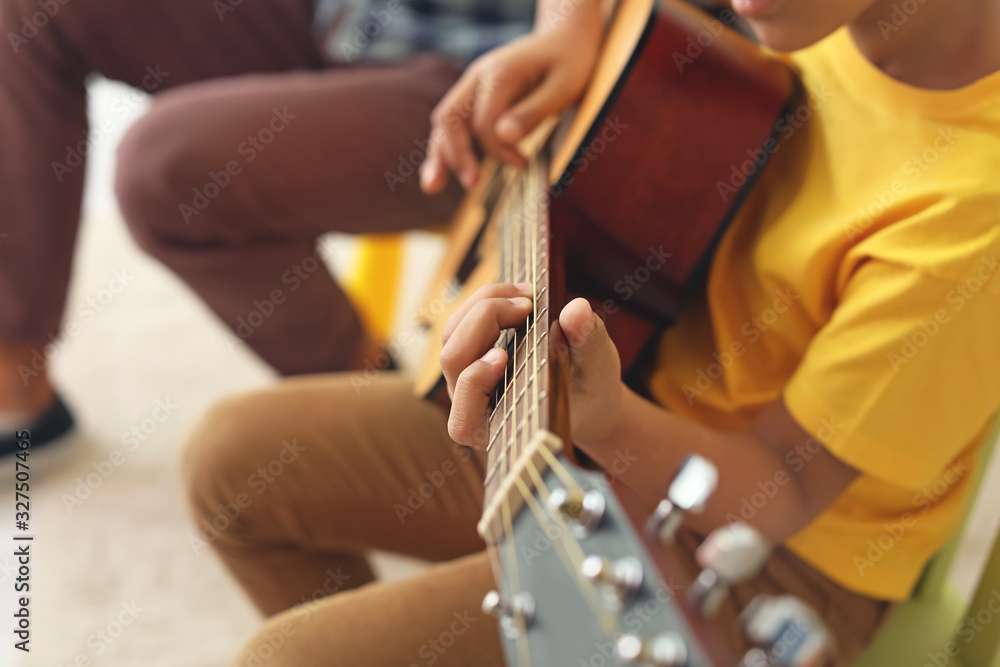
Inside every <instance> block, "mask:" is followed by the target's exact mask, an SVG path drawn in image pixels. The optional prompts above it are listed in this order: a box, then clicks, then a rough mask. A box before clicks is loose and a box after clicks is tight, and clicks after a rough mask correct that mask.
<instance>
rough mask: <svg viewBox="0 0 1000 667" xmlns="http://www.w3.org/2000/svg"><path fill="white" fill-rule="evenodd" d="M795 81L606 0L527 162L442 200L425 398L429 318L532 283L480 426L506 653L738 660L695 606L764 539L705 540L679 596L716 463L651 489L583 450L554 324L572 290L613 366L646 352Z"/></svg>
mask: <svg viewBox="0 0 1000 667" xmlns="http://www.w3.org/2000/svg"><path fill="white" fill-rule="evenodd" d="M797 90H798V86H797V83H796V81H795V78H794V76H793V74H792V72H791V71H790V70H789V69H788V68H787V67H786V66H785V65H784V64H783V63H782V62H780V61H779V60H777V59H775V58H772V57H770V56H768V55H766V54H764V53H763V52H762V51H761V50H760V49H759V48H758V47H757V46H756V45H754V44H753V43H751V42H750V41H748V40H747V39H746V38H744V37H742V36H740V35H738V34H737V33H736V32H734V31H731V30H729V29H728V28H725V27H724V26H723V25H722V22H720V21H718V20H716V19H713V18H711V17H709V16H708V15H707V14H704V13H702V12H700V11H699V10H697V9H694V8H692V7H690V6H688V5H684V4H681V3H680V2H664V3H663V4H662V5H660V6H656V7H654V5H653V2H652V0H621V1H620V2H619V3H618V5H617V7H616V9H615V11H614V15H613V18H612V20H611V23H610V27H609V30H608V32H607V37H606V39H605V43H604V47H603V51H602V54H601V56H600V58H599V60H598V63H597V65H596V68H595V71H594V74H593V77H592V81H591V84H590V86H589V89H588V90H587V92H586V93H585V95H584V96H583V98H582V99H581V101H580V103H579V105H578V106H577V108H576V109H575V110H574V111H573V112H571V113H569V114H567V115H566V117H564V118H563V119H561V122H560V123H559V124H558V126H556V127H555V129H554V130H552V128H551V127H547V128H544V129H543V130H540V131H539V132H538V133H536V134H535V135H533V137H532V138H531V139H530V140H529V141H528V142H527V145H526V146H525V147H526V148H527V149H528V150H529V151H531V152H532V153H533V154H534V157H533V158H532V159H531V160H530V163H529V167H528V168H527V169H526V170H523V171H519V170H514V169H511V168H506V167H497V166H496V165H493V166H492V167H490V168H488V169H487V168H484V170H483V177H481V179H480V183H479V184H478V185H477V186H476V187H475V188H473V189H472V190H470V192H469V193H468V195H467V197H466V199H465V200H464V202H463V204H462V205H461V207H460V209H459V211H458V213H457V215H456V218H455V221H454V223H453V227H452V230H453V231H452V239H451V245H450V248H449V251H448V253H447V255H446V258H445V261H444V262H443V264H442V266H441V268H440V269H439V271H438V275H437V277H436V278H435V281H434V285H433V287H432V289H431V291H430V293H429V295H428V299H427V301H426V303H425V306H424V309H423V317H424V319H425V321H426V323H427V325H428V327H429V328H431V329H432V331H433V336H432V341H433V343H434V344H436V345H437V346H438V347H435V349H433V350H432V351H431V354H430V355H429V357H428V363H427V365H426V367H425V369H424V371H423V372H422V373H421V374H420V376H419V378H418V381H417V391H418V392H419V393H420V394H422V395H427V396H434V395H437V396H438V397H440V395H441V393H442V392H441V388H442V386H443V378H442V377H441V371H440V365H439V363H438V353H439V352H440V347H439V345H440V339H441V337H440V334H441V330H442V329H443V327H444V324H445V322H446V321H447V318H448V316H449V315H450V314H451V313H452V312H453V311H454V310H456V309H457V308H458V307H459V305H460V304H462V303H464V302H465V301H466V300H467V299H468V297H469V296H470V295H471V294H472V293H473V292H474V291H475V290H476V289H477V288H478V287H480V286H482V285H484V284H487V283H490V282H527V283H530V284H532V285H533V291H534V311H533V313H532V314H531V315H530V316H529V317H528V318H527V320H526V322H525V323H524V326H523V327H521V328H519V329H518V330H511V331H507V332H504V334H503V335H502V336H501V338H500V340H498V342H497V345H498V346H501V347H504V348H506V349H507V351H508V353H509V359H510V362H509V365H508V369H507V373H506V378H505V380H504V382H503V383H501V386H499V387H498V388H497V390H496V392H495V395H494V397H493V400H492V405H491V415H490V417H489V420H488V424H487V426H488V440H489V444H488V447H487V452H486V463H487V473H486V479H485V491H486V493H485V507H484V510H483V515H482V520H481V522H480V524H479V531H480V533H481V535H482V536H483V537H484V538H485V539H486V541H487V543H488V545H489V551H490V553H491V556H492V559H493V562H494V567H495V570H496V574H497V580H498V590H497V591H495V592H493V593H491V594H490V595H489V596H487V599H486V600H485V601H484V608H485V609H487V610H488V611H490V612H491V613H493V614H495V615H496V616H497V617H498V618H499V619H500V622H501V626H502V629H503V633H502V636H503V638H504V646H505V652H506V656H507V660H508V663H509V664H511V665H519V666H522V667H524V666H528V665H534V666H536V667H588V666H590V667H600V666H602V665H616V664H627V663H631V664H648V665H657V666H660V667H664V666H666V667H678V666H681V665H689V666H691V667H702V666H712V667H732V666H733V665H735V664H736V663H737V659H736V658H734V657H733V656H730V655H726V653H725V651H724V650H723V649H722V642H721V641H719V640H718V639H716V638H714V634H713V631H712V627H711V624H710V623H707V622H706V621H705V619H704V618H703V616H704V614H703V612H704V611H706V610H709V611H710V610H711V607H712V606H713V600H716V601H717V598H718V593H719V591H720V590H723V589H724V586H725V584H726V581H724V580H726V579H728V580H729V581H732V580H735V579H736V578H738V577H737V575H736V574H734V572H735V570H740V569H741V568H743V569H746V567H747V563H749V562H750V561H755V560H759V561H760V562H762V560H760V557H759V555H760V552H761V550H760V545H759V544H757V543H756V542H755V541H754V539H753V538H752V536H751V537H750V538H748V539H747V540H743V537H746V536H747V535H750V532H748V531H740V530H738V528H739V527H735V528H737V529H736V530H733V531H729V532H728V533H727V534H726V535H724V536H723V537H722V538H720V539H719V540H716V541H715V543H714V544H715V546H716V547H718V548H716V549H715V550H714V551H713V552H712V553H713V554H714V556H713V555H711V554H710V555H708V556H706V559H708V560H711V559H712V558H717V559H721V560H719V561H718V562H719V563H720V564H719V566H718V567H716V568H714V569H711V568H710V569H709V570H708V575H707V576H708V579H709V580H706V581H702V580H701V579H702V578H699V580H698V581H697V582H695V585H694V588H693V590H694V591H696V593H694V594H689V595H687V596H684V595H679V594H678V593H677V591H676V590H675V589H674V587H675V586H676V584H674V582H675V580H676V576H675V575H676V573H677V572H678V569H677V564H676V562H675V560H674V557H673V556H672V554H671V552H670V550H669V549H668V548H666V547H665V545H664V542H669V540H670V538H671V536H672V534H673V533H674V531H675V530H676V528H677V522H678V521H679V518H680V517H682V516H683V513H684V511H697V510H698V509H699V507H700V505H702V504H703V503H704V500H705V498H706V497H707V494H709V493H711V490H712V489H713V488H714V483H715V480H714V477H713V474H714V473H713V468H712V466H711V464H710V463H709V462H706V461H701V460H698V459H693V460H691V461H690V462H689V464H688V465H687V466H685V469H684V470H682V471H681V472H680V474H679V476H678V477H677V479H676V481H675V482H674V484H673V485H672V486H671V493H670V497H669V498H667V499H665V500H664V502H663V503H661V504H660V506H659V507H657V508H649V507H645V506H644V505H643V503H641V502H640V501H638V500H636V498H635V497H634V496H632V495H631V494H630V493H629V492H628V490H627V489H625V488H622V485H620V484H617V483H614V481H613V477H614V475H613V474H611V473H608V472H605V471H599V470H593V469H592V468H591V467H588V466H587V465H586V462H585V461H583V460H581V457H580V456H579V455H578V454H577V453H576V452H575V450H574V448H573V446H572V434H571V433H569V428H568V425H569V420H568V409H569V406H568V397H567V384H568V377H567V369H566V368H565V367H564V365H563V364H561V363H560V360H559V356H558V355H557V354H554V353H553V350H550V346H549V339H550V337H551V336H550V330H551V327H552V324H553V322H556V321H557V316H558V313H559V311H560V309H561V308H562V306H563V305H564V304H566V303H567V302H568V301H569V300H571V299H572V298H574V297H575V296H581V295H582V296H585V297H587V298H588V299H589V300H590V301H591V303H592V305H593V306H594V308H595V311H596V312H597V313H598V314H600V315H601V316H602V317H604V319H605V322H606V324H607V328H608V331H609V333H610V334H611V336H612V339H613V340H614V341H615V344H616V346H617V347H618V350H619V353H620V355H621V357H622V362H623V368H625V369H633V371H634V370H635V369H637V368H640V369H641V366H642V364H641V363H637V362H639V361H640V360H641V359H643V357H644V354H645V353H646V352H647V351H648V349H649V347H650V343H651V341H652V342H655V341H656V340H657V338H658V335H659V334H660V333H661V332H662V331H663V329H664V328H665V327H667V326H669V325H670V324H671V323H672V322H674V321H676V319H677V317H678V315H679V312H680V307H681V305H682V304H683V302H684V299H685V297H686V296H687V295H688V294H689V293H690V292H691V291H692V290H693V289H694V287H695V286H696V285H697V284H698V282H699V281H700V280H702V279H703V278H704V276H705V274H706V273H707V269H708V266H709V262H710V259H711V255H712V251H713V249H714V247H715V245H716V244H717V242H718V241H719V239H720V237H721V235H722V233H723V232H724V230H725V229H726V226H727V224H728V223H729V221H730V220H731V219H732V217H733V216H734V215H735V213H736V211H737V210H738V209H739V206H740V204H741V202H742V201H743V200H744V198H745V197H746V195H747V193H748V191H749V189H750V188H751V187H752V185H753V183H754V182H755V181H756V179H757V177H758V176H759V173H760V170H761V169H762V168H763V163H764V161H765V160H766V157H767V156H768V155H769V154H770V153H771V152H773V150H774V148H773V147H774V146H775V145H776V143H775V140H776V137H775V136H774V135H775V134H776V131H775V125H776V122H777V121H778V119H779V118H780V117H781V116H782V115H783V114H784V113H786V112H787V110H788V109H789V108H790V107H791V105H792V104H793V100H794V99H795V97H796V91H797ZM748 164H749V166H747V165H748ZM629 378H630V379H631V380H633V381H634V380H636V379H637V378H638V376H637V375H636V374H635V373H634V372H633V373H632V374H630V376H629ZM622 465H630V462H629V461H623V462H622ZM670 472H671V471H665V475H666V474H669V473H670ZM741 536H742V537H741ZM741 540H743V541H741ZM733 545H736V546H735V547H734V546H733ZM740 545H743V547H746V548H747V549H748V551H746V552H740V549H741V548H743V547H741V546H740ZM727 550H730V551H731V553H730V551H727ZM727 553H728V554H729V555H728V556H726V555H725V554H727ZM719 554H723V556H719ZM755 554H756V555H755ZM726 558H729V561H727V562H722V561H726ZM730 561H731V562H730ZM733 568H735V570H734V569H733ZM750 569H752V567H751V568H750ZM740 576H742V575H740ZM779 606H780V605H779ZM775 608H777V607H775V606H774V605H771V607H769V609H771V610H772V611H773V610H774V609H775ZM772 616H774V617H775V618H779V617H781V614H780V613H779V614H777V616H775V615H774V614H772ZM758 625H759V624H758ZM765 625H766V624H765ZM779 625H780V624H779ZM786 626H787V624H786V625H784V626H781V627H783V628H786V629H787V627H786ZM782 632H784V630H782ZM758 634H760V633H759V632H758ZM786 634H787V633H786ZM817 641H818V640H817V634H816V633H815V632H814V633H805V639H803V640H802V641H800V642H799V644H801V646H798V648H796V649H795V651H792V652H791V653H788V655H792V654H793V653H796V652H797V655H798V656H799V658H801V657H802V656H803V655H804V653H803V652H804V651H808V650H811V649H809V645H816V644H817ZM820 643H821V642H820ZM758 657H760V656H758ZM786 657H787V656H786ZM762 659H764V660H765V662H761V663H759V664H768V662H766V661H767V660H772V659H773V656H770V657H768V656H764V658H762ZM746 660H747V658H744V661H746ZM747 664H749V663H747ZM772 664H808V663H805V662H801V661H800V662H787V663H785V662H777V663H775V662H772Z"/></svg>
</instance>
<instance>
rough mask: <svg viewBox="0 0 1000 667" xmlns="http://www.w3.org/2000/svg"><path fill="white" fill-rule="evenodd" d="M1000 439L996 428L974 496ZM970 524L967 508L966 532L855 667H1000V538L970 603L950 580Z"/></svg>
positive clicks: (931, 565) (929, 570)
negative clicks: (973, 622) (970, 621)
mask: <svg viewBox="0 0 1000 667" xmlns="http://www.w3.org/2000/svg"><path fill="white" fill-rule="evenodd" d="M997 435H998V431H997V430H996V429H995V430H994V433H993V436H992V438H991V441H990V444H988V445H987V446H986V448H985V449H984V451H983V455H982V465H980V466H979V471H978V479H977V480H976V482H975V489H974V491H973V493H972V494H970V495H971V497H972V498H975V497H976V496H977V495H978V493H979V489H981V488H982V483H983V479H982V478H983V472H984V471H985V470H986V469H987V468H988V467H989V462H990V458H991V456H992V454H993V451H994V449H996V441H997ZM969 504H970V506H971V505H972V503H971V502H970V503H969ZM968 523H969V511H968V509H967V510H966V516H965V519H964V520H963V523H962V527H961V529H960V530H959V531H958V532H957V533H956V535H955V537H953V538H952V539H951V541H950V542H949V543H948V545H947V546H946V547H945V548H944V549H942V550H941V552H940V553H939V554H938V555H937V556H935V557H934V560H932V561H931V562H930V563H929V564H928V566H927V569H926V570H925V572H924V575H923V577H921V580H920V582H919V583H918V584H917V587H916V589H915V590H914V593H913V596H912V597H911V598H910V599H909V600H907V601H906V602H903V603H901V604H900V605H899V606H898V607H897V609H896V611H895V613H894V615H893V617H892V618H891V619H890V620H889V623H888V625H887V627H886V629H885V630H884V631H883V633H882V634H881V635H880V636H879V638H878V639H877V640H876V641H875V643H874V644H873V645H872V646H871V648H870V649H869V650H868V651H867V652H866V653H865V655H864V656H863V657H862V658H861V659H860V660H858V661H857V662H855V663H854V667H1000V538H995V539H994V542H993V547H992V551H991V554H990V556H989V559H988V562H987V564H986V569H985V570H984V571H983V575H982V577H981V579H980V581H979V585H978V588H977V590H976V592H975V594H974V595H973V596H972V599H971V600H965V599H963V598H962V596H961V595H959V594H958V593H957V592H956V591H955V590H954V589H953V588H952V586H951V585H950V584H949V582H948V574H949V572H950V571H951V567H952V565H953V564H954V561H955V556H956V554H957V553H958V547H959V544H960V542H961V538H962V535H963V534H964V533H965V531H966V530H967V529H968ZM977 615H978V616H979V618H978V620H977V621H976V627H973V626H971V625H969V626H967V629H965V628H963V630H964V631H963V632H961V633H958V632H957V631H958V629H959V624H960V623H962V621H963V619H965V618H967V617H968V616H972V617H973V618H974V619H975V617H976V616H977ZM976 628H978V630H977V629H976Z"/></svg>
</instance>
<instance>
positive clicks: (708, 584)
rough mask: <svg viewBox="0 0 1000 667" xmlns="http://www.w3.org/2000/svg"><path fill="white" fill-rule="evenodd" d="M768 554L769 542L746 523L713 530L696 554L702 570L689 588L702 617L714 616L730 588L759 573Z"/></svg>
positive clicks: (690, 596)
mask: <svg viewBox="0 0 1000 667" xmlns="http://www.w3.org/2000/svg"><path fill="white" fill-rule="evenodd" d="M770 553H771V545H770V543H768V541H767V540H765V539H764V536H763V535H761V534H760V533H759V532H757V531H756V530H755V529H753V528H751V527H750V526H748V525H747V524H745V523H732V524H729V525H728V526H725V527H723V528H719V529H718V530H716V531H713V532H712V533H711V534H710V535H709V536H708V537H706V538H705V541H704V542H702V543H701V545H700V546H699V547H698V550H697V551H696V552H695V559H696V560H697V561H698V564H699V565H701V567H702V568H704V569H703V570H702V572H701V574H700V575H698V578H697V579H696V580H695V582H694V584H693V585H692V586H691V590H690V591H689V593H688V596H689V599H690V600H691V601H692V603H693V604H694V605H695V607H697V608H698V609H699V610H700V611H701V613H702V614H704V615H705V616H711V615H713V614H715V612H717V611H718V609H719V605H720V604H721V603H722V601H723V600H724V599H725V597H726V594H727V592H728V591H729V588H730V586H732V585H734V584H738V583H740V582H741V581H746V580H747V579H749V578H750V577H753V576H754V575H756V574H757V573H758V572H760V570H761V568H763V567H764V563H765V562H767V557H768V556H769V555H770Z"/></svg>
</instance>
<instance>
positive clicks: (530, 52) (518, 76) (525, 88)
mask: <svg viewBox="0 0 1000 667" xmlns="http://www.w3.org/2000/svg"><path fill="white" fill-rule="evenodd" d="M560 3H562V5H563V7H560ZM566 5H569V7H570V9H569V11H566V9H565V6H566ZM564 12H565V13H564ZM601 19H602V16H601V6H600V1H599V0H580V1H579V2H578V3H566V2H565V0H539V2H538V8H537V16H536V20H535V29H534V30H533V31H532V32H531V33H530V34H528V35H525V36H524V37H522V38H520V39H518V40H515V41H513V42H511V43H510V44H506V45H504V46H502V47H500V48H497V49H494V50H493V51H490V52H489V53H487V54H485V55H483V56H481V57H480V58H478V59H476V60H475V61H473V62H472V63H471V64H470V65H469V67H468V68H467V69H466V71H465V73H464V74H463V75H462V77H461V78H460V79H459V80H458V82H457V83H455V85H454V86H452V88H451V90H449V91H448V93H447V94H446V95H445V96H444V98H443V99H442V100H441V102H440V103H439V104H438V105H437V107H436V108H435V109H434V112H433V113H432V114H431V141H430V144H429V146H428V151H427V157H426V159H425V160H424V164H423V165H422V166H421V177H420V182H421V187H423V189H424V191H425V192H428V193H435V192H439V191H440V190H442V189H443V188H444V186H445V185H446V184H447V183H448V173H449V171H451V172H455V174H456V175H457V176H458V178H459V180H460V181H461V182H462V184H463V185H464V186H465V187H470V186H471V185H473V184H474V183H475V182H476V180H477V179H478V178H479V165H478V160H477V159H476V155H475V153H474V152H473V141H474V140H475V141H478V142H479V144H480V146H482V148H483V149H484V150H485V151H486V152H487V153H489V154H491V155H493V156H495V157H497V158H499V159H500V160H503V161H504V162H507V163H508V164H512V165H517V166H523V165H524V158H523V157H522V156H521V155H520V154H519V153H518V152H517V149H516V147H515V146H516V144H517V142H518V141H520V140H521V139H522V138H523V137H524V136H525V135H527V134H528V133H530V132H531V130H533V129H534V128H535V127H536V126H537V125H538V124H539V123H540V122H542V121H543V120H544V119H545V118H547V117H548V116H550V115H552V114H555V113H558V112H560V111H562V110H563V109H565V108H567V107H568V106H569V105H571V104H572V103H573V102H574V101H576V99H577V98H578V97H579V96H580V94H581V93H582V92H583V90H584V88H585V87H586V84H587V81H588V80H589V78H590V72H591V70H592V69H593V66H594V62H595V60H596V59H597V53H598V50H599V48H600V44H601V38H602V36H603V25H602V20H601Z"/></svg>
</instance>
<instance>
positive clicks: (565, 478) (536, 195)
mask: <svg viewBox="0 0 1000 667" xmlns="http://www.w3.org/2000/svg"><path fill="white" fill-rule="evenodd" d="M540 171H541V169H540V165H539V162H538V161H537V160H536V161H533V162H532V164H531V166H530V171H529V175H528V178H529V187H530V196H529V197H528V201H529V202H530V205H531V206H532V209H531V211H530V215H529V216H528V221H529V228H530V230H531V239H530V255H531V258H532V261H531V274H532V275H531V282H532V290H533V294H534V295H535V298H534V306H533V311H535V323H536V324H535V327H533V336H532V338H533V341H532V342H533V348H534V349H533V352H535V354H533V355H532V356H533V359H534V379H535V382H534V383H533V385H534V386H533V390H532V394H533V398H534V401H533V403H534V405H535V410H534V411H533V412H534V423H535V426H536V428H535V429H534V432H535V433H538V432H540V431H541V428H540V427H541V423H540V422H541V400H540V397H539V389H538V383H539V379H538V354H537V351H538V343H539V337H538V326H539V318H538V315H539V314H538V312H537V308H538V300H537V289H538V275H537V273H538V244H539V242H540V241H541V234H540V220H539V216H540V212H541V209H542V202H541V197H542V188H541V178H542V174H541V173H539V172H540ZM525 254H526V256H527V255H528V254H529V253H528V252H526V253H525ZM526 258H527V257H526ZM542 325H544V323H542ZM539 450H540V452H541V454H542V456H543V457H544V458H545V459H546V462H547V463H548V465H549V468H550V469H552V470H553V471H554V472H555V474H556V475H557V476H558V477H559V478H560V479H561V480H562V482H563V484H564V485H565V486H566V487H567V489H569V490H571V492H573V493H575V494H577V495H578V496H579V497H581V498H582V497H583V489H582V488H581V487H580V485H579V484H578V483H577V482H576V480H575V479H574V478H573V476H572V475H571V474H570V473H569V471H568V470H566V468H565V467H564V466H563V465H562V463H561V462H560V461H559V460H558V459H557V458H556V457H555V455H554V454H553V453H552V452H551V451H549V448H548V447H547V446H545V445H543V446H541V447H539ZM527 470H528V473H529V474H530V475H531V477H532V481H533V482H534V483H535V487H536V488H537V489H538V491H539V492H540V493H541V494H543V495H544V503H545V505H546V506H547V505H548V502H549V497H550V492H549V489H548V487H547V485H546V484H545V480H544V479H543V477H542V476H541V474H540V473H539V472H538V470H537V468H535V464H534V461H533V460H532V459H528V461H527ZM517 482H518V487H519V488H520V490H521V492H522V494H523V493H524V491H525V489H524V487H523V484H522V482H521V480H520V479H518V480H517ZM525 501H526V502H527V503H528V504H529V506H530V507H531V509H532V512H533V513H534V514H535V516H536V520H538V521H539V523H542V524H545V527H547V526H548V524H549V520H548V517H547V515H546V514H545V513H544V512H540V511H539V508H538V507H537V503H536V501H535V499H534V496H533V495H531V494H530V493H529V494H528V495H526V496H525ZM559 523H560V525H559V526H558V528H559V529H560V530H559V531H558V535H559V536H560V538H561V541H562V542H563V548H564V549H565V552H566V553H565V556H566V557H567V558H568V559H569V561H570V562H569V563H568V564H567V563H566V560H565V559H564V561H563V562H564V565H567V566H568V567H569V569H570V573H571V575H573V576H574V581H575V582H576V583H577V587H578V588H580V590H581V592H582V593H583V595H584V598H586V599H587V600H588V602H589V603H590V605H591V607H592V608H593V609H594V611H595V612H596V614H597V616H598V618H599V619H602V624H603V625H605V627H604V630H605V631H608V630H609V629H610V630H613V629H614V628H613V627H612V628H609V627H607V626H608V625H609V624H608V620H609V618H610V619H611V625H613V626H617V621H616V620H615V619H614V616H613V615H610V614H608V613H607V609H606V608H605V606H604V605H603V604H602V601H601V599H600V597H599V596H598V595H597V593H596V591H595V590H594V589H593V587H591V586H580V583H581V582H580V580H579V574H578V573H579V566H580V563H582V562H583V558H584V554H583V550H582V549H581V548H580V545H579V543H578V541H577V540H576V538H575V536H572V538H573V539H572V540H569V539H568V538H569V537H570V536H571V535H572V533H570V532H567V531H566V530H565V528H566V526H565V524H564V523H563V522H559ZM546 534H547V535H549V534H551V533H550V532H548V531H546ZM571 552H575V553H576V556H577V558H576V559H575V560H576V562H575V563H574V562H573V561H574V559H573V557H572V555H571ZM588 593H589V595H588Z"/></svg>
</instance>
